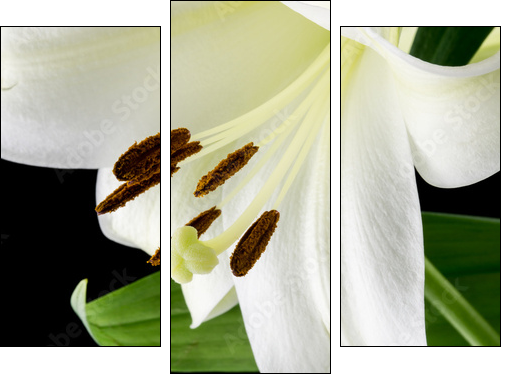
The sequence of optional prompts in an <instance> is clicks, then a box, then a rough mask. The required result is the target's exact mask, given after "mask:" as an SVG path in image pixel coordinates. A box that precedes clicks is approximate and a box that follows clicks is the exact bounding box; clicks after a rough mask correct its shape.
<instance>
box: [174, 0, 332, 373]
mask: <svg viewBox="0 0 506 378" xmlns="http://www.w3.org/2000/svg"><path fill="white" fill-rule="evenodd" d="M233 4H235V5H227V6H226V7H225V6H223V3H219V2H218V3H216V2H214V3H213V2H193V1H190V2H171V78H172V83H171V93H172V96H171V109H172V111H171V125H172V128H173V129H178V128H188V129H189V130H190V131H191V135H192V140H194V141H200V143H201V145H202V146H203V149H202V151H201V152H199V153H198V154H196V155H194V156H191V157H190V158H188V159H187V160H185V161H183V162H182V163H179V165H178V167H179V168H180V170H179V171H178V172H176V173H175V174H174V177H173V178H172V179H171V204H172V209H171V229H172V232H173V234H172V243H171V263H172V271H171V273H172V277H173V278H174V279H175V280H176V281H179V282H182V283H183V285H182V289H183V294H184V296H185V300H186V303H187V305H188V308H189V310H190V313H191V316H192V320H193V323H192V325H191V327H192V328H195V327H198V326H199V325H200V324H201V323H202V322H204V321H206V320H209V319H211V318H213V317H216V316H218V315H220V314H222V313H224V312H226V311H228V310H229V309H230V308H232V307H233V306H235V305H236V304H237V303H239V304H240V307H241V312H242V314H243V319H244V322H245V327H246V331H247V334H248V337H249V340H250V343H251V346H252V349H253V353H254V356H255V360H256V362H257V365H258V367H259V369H260V371H261V372H328V371H329V370H330V307H329V306H330V263H329V262H330V257H329V256H330V255H329V254H330V245H329V242H330V235H329V232H330V230H329V226H330V203H329V201H330V193H329V190H330V138H329V135H330V119H329V112H330V104H329V94H330V80H329V69H330V67H329V61H330V54H329V39H330V35H329V34H330V33H329V31H328V30H327V29H325V28H324V27H321V26H319V25H325V24H327V25H328V19H329V12H328V11H325V12H323V13H322V12H320V10H318V11H317V12H313V11H314V9H313V11H312V10H311V8H314V7H313V6H312V5H309V6H308V7H309V8H305V9H306V10H307V9H309V12H310V13H312V14H313V15H312V16H311V17H309V19H307V18H305V17H303V16H301V15H300V14H299V13H297V12H294V11H293V10H291V9H290V8H289V7H287V6H285V5H284V4H281V3H278V2H237V3H233ZM301 12H305V10H304V9H302V10H301ZM315 14H316V16H315ZM319 15H320V16H321V15H323V16H324V17H323V19H321V17H320V16H319ZM310 20H311V21H310ZM171 138H172V135H171ZM250 142H253V143H254V145H255V146H258V147H259V150H258V152H257V153H256V154H255V155H254V156H253V157H252V158H251V160H250V162H249V164H248V165H247V166H246V167H245V168H244V169H242V170H241V171H240V172H238V173H236V174H235V175H234V177H232V178H230V179H229V181H227V182H226V183H225V184H224V185H223V186H222V187H220V188H219V189H218V190H216V191H215V192H213V193H211V194H208V195H207V196H205V197H204V198H195V197H194V191H195V188H196V185H197V183H198V182H199V179H200V178H201V177H202V176H203V175H205V174H206V173H208V171H210V170H211V169H212V168H213V167H215V166H216V164H218V163H219V162H220V160H222V159H224V158H225V157H226V156H227V154H229V153H231V152H232V151H235V150H237V149H238V148H240V147H243V146H245V145H247V144H248V143H250ZM171 158H172V156H171ZM213 206H217V208H218V209H220V210H221V211H222V215H221V216H220V217H219V218H217V219H216V220H215V221H214V223H213V224H212V226H211V227H210V228H209V230H208V231H207V232H206V233H205V234H204V235H203V236H202V237H201V238H200V239H202V240H200V241H199V240H197V233H196V231H195V230H194V229H193V228H190V227H185V228H181V227H182V226H184V225H185V224H187V223H188V222H189V221H190V220H191V219H192V218H193V217H195V216H196V215H198V214H199V213H200V212H202V211H205V210H208V209H210V208H212V207H213ZM273 209H275V210H277V211H278V212H279V214H280V217H279V222H278V223H277V228H276V231H275V232H274V234H273V235H272V237H271V239H270V241H269V244H268V246H267V248H266V250H265V252H263V254H262V256H261V257H260V259H259V260H258V261H257V262H256V264H255V266H254V267H253V268H252V269H251V270H250V271H249V272H248V273H247V275H246V276H245V277H236V276H234V275H233V274H232V272H231V267H230V265H231V263H230V255H231V254H232V252H233V251H234V248H233V247H234V245H236V244H237V241H238V240H239V238H240V237H241V235H243V234H244V233H245V232H246V231H247V230H248V228H249V227H250V225H251V224H252V223H253V222H254V221H255V220H256V219H257V218H258V217H259V216H260V215H261V214H262V212H263V211H270V210H273ZM271 215H272V216H273V217H275V216H276V215H275V212H274V213H271ZM269 222H270V220H269ZM174 230H176V231H175V232H174ZM271 231H272V230H271ZM252 249H253V250H254V252H258V251H257V250H256V247H255V248H252ZM216 256H217V260H216ZM206 273H207V274H206ZM189 281H191V282H189ZM185 282H187V283H185Z"/></svg>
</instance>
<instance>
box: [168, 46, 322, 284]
mask: <svg viewBox="0 0 506 378" xmlns="http://www.w3.org/2000/svg"><path fill="white" fill-rule="evenodd" d="M302 93H307V95H306V97H305V98H304V99H303V100H302V102H301V103H300V104H299V105H298V106H297V108H296V109H295V110H294V112H293V113H292V115H291V116H290V117H287V119H286V120H284V121H283V122H282V123H281V124H280V125H279V126H277V127H276V129H275V130H274V131H273V132H272V133H270V135H268V136H267V137H266V138H264V139H263V140H261V141H260V142H259V143H257V144H256V146H258V147H260V149H263V148H264V147H265V148H267V151H265V153H264V154H263V156H262V157H261V159H260V160H259V161H258V162H257V163H256V165H255V166H254V167H253V169H252V170H251V171H250V172H249V173H248V175H247V176H246V177H245V178H244V179H243V180H242V181H241V182H240V183H239V184H238V185H237V186H236V187H235V188H234V190H233V191H232V192H231V193H230V194H229V195H228V196H227V197H226V198H225V199H224V200H223V201H222V202H221V203H220V204H218V205H216V209H218V210H221V209H222V208H223V207H224V206H225V205H226V204H227V203H228V202H229V201H230V200H231V199H232V198H234V196H236V195H237V194H238V193H239V191H240V190H241V189H242V188H244V187H245V186H246V184H247V183H248V182H249V181H250V180H251V179H252V178H253V177H254V176H255V175H256V174H257V173H258V172H259V171H260V169H261V168H262V167H264V166H265V165H266V164H269V165H272V157H273V156H274V153H275V152H277V151H279V149H280V148H281V146H282V145H283V142H285V141H286V140H287V138H288V137H289V136H290V135H293V136H292V139H291V141H290V142H289V144H288V145H287V147H286V150H285V151H284V153H283V155H282V157H281V158H280V160H279V161H278V162H277V165H276V167H275V168H274V170H273V171H272V173H271V174H270V176H269V178H268V179H267V180H266V181H265V183H264V185H263V187H262V188H261V189H260V191H259V192H258V194H257V195H256V197H255V198H254V199H253V201H252V202H251V203H250V205H249V206H248V207H247V208H246V210H245V211H244V212H243V213H242V214H241V215H240V216H239V217H238V219H237V220H236V221H235V223H233V224H232V225H231V226H230V227H229V228H228V229H226V230H225V231H224V232H223V233H222V234H220V235H219V236H217V237H215V238H214V239H211V240H208V241H200V240H198V239H197V238H193V235H192V237H191V240H190V236H189V234H188V233H184V232H179V231H176V233H175V234H174V235H173V237H172V240H171V262H172V263H173V264H174V263H177V266H179V267H185V268H184V269H188V270H189V271H190V272H192V273H198V274H202V273H200V272H198V271H197V270H200V271H202V270H205V269H194V270H192V269H193V268H192V267H194V266H195V263H194V261H198V259H195V258H194V259H193V261H192V262H191V263H188V264H185V263H184V256H185V255H187V250H188V249H189V248H191V249H192V250H194V251H205V253H206V254H207V253H208V252H209V249H207V248H210V249H211V250H213V251H214V253H215V255H216V256H218V255H219V254H221V253H223V252H224V251H226V250H227V249H228V248H229V247H230V246H231V245H232V244H234V243H235V242H236V241H237V240H238V239H239V238H240V237H241V235H242V234H244V233H245V231H246V230H248V228H249V227H250V225H251V224H252V222H253V221H254V220H255V218H256V217H258V215H259V214H260V212H261V211H262V208H263V207H264V206H265V205H266V203H267V202H268V201H269V199H270V198H271V197H272V195H273V193H274V192H275V191H276V190H277V189H278V188H279V187H280V185H281V182H282V181H283V179H284V183H283V186H282V187H281V189H280V190H279V193H278V195H277V198H276V200H275V203H274V206H273V209H277V208H278V207H279V205H280V204H281V202H282V201H283V199H284V198H285V195H286V193H287V192H288V190H289V189H290V187H291V185H292V184H293V182H294V180H295V177H296V176H297V174H298V172H299V171H300V169H301V167H302V166H303V164H304V162H305V160H306V157H307V156H308V154H309V152H310V150H311V147H312V146H313V144H314V141H315V139H316V137H317V136H318V134H319V133H320V132H322V130H323V134H322V138H325V139H326V140H328V139H329V137H330V101H329V100H330V46H329V45H327V46H326V48H325V49H324V50H323V51H322V52H321V53H320V55H319V56H318V57H317V58H316V59H315V61H314V62H313V63H312V64H311V65H310V66H309V67H308V68H307V69H306V70H305V71H304V72H303V73H302V74H301V75H300V76H299V77H298V78H297V79H296V80H295V81H294V82H293V83H292V84H291V85H289V86H288V87H287V88H286V89H285V90H283V91H282V92H280V93H279V94H278V95H276V96H275V97H273V98H272V99H270V100H269V101H267V102H265V103H264V104H262V105H261V106H259V107H257V108H256V109H254V110H252V111H250V112H249V113H246V114H244V115H242V116H241V117H239V118H236V119H234V120H232V121H230V122H227V123H225V124H223V125H220V126H218V127H215V128H212V129H209V130H206V131H204V132H201V133H199V134H196V135H194V136H193V137H192V139H194V140H199V141H200V144H201V145H202V146H203V149H202V151H200V152H199V153H198V154H196V155H193V156H191V157H189V158H187V159H186V160H185V161H183V162H181V163H180V167H181V168H183V167H184V166H185V165H187V164H189V163H191V162H192V161H194V160H196V159H200V158H202V157H204V156H206V155H208V154H210V153H212V152H214V151H216V150H218V149H220V148H222V147H223V146H226V145H228V144H230V143H232V142H235V141H237V140H238V139H239V138H242V137H244V136H245V135H246V134H247V133H249V132H251V131H253V130H255V129H257V128H259V127H260V126H262V125H263V124H265V122H266V121H268V120H269V119H270V118H272V116H273V114H276V113H277V110H278V109H282V108H284V107H286V106H287V105H288V104H290V103H291V102H292V101H293V100H295V99H296V98H297V97H298V96H299V95H301V94H302ZM197 245H199V246H200V247H197ZM190 246H191V247H190ZM204 247H205V248H204ZM203 261H207V259H203ZM190 266H191V267H190ZM207 267H209V266H208V265H207ZM181 269H183V268H181ZM172 273H173V274H172V277H173V278H174V279H175V280H176V281H178V279H177V278H178V276H184V277H185V281H186V282H189V281H187V279H190V280H191V277H190V276H189V275H188V274H187V273H185V274H184V275H179V274H178V272H172Z"/></svg>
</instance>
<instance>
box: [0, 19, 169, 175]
mask: <svg viewBox="0 0 506 378" xmlns="http://www.w3.org/2000/svg"><path fill="white" fill-rule="evenodd" d="M1 57H2V158H3V159H7V160H11V161H15V162H18V163H23V164H30V165H36V166H48V167H55V168H100V167H105V166H112V165H113V164H114V162H115V161H116V159H117V158H118V156H120V155H121V154H122V153H123V152H124V151H125V150H126V149H127V148H128V147H129V146H130V145H131V144H132V141H135V140H142V139H144V138H146V137H147V136H149V135H153V134H156V133H157V132H158V131H159V130H160V29H159V28H135V27H132V28H113V27H111V28H109V27H107V28H99V27H93V28H76V27H66V28H58V27H56V28H53V27H41V28H17V27H16V28H4V27H2V51H1Z"/></svg>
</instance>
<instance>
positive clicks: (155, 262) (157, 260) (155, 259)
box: [147, 248, 161, 266]
mask: <svg viewBox="0 0 506 378" xmlns="http://www.w3.org/2000/svg"><path fill="white" fill-rule="evenodd" d="M160 254H161V252H160V248H158V249H157V250H156V252H155V254H154V255H153V256H151V258H150V259H149V260H148V261H147V262H148V263H150V264H151V265H153V266H158V265H160V263H161V261H160Z"/></svg>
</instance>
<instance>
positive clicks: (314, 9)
mask: <svg viewBox="0 0 506 378" xmlns="http://www.w3.org/2000/svg"><path fill="white" fill-rule="evenodd" d="M282 3H283V4H285V5H286V6H287V7H289V8H290V9H292V10H294V11H295V12H297V13H300V14H301V15H303V16H304V17H306V18H307V19H308V20H311V21H313V22H314V23H316V24H318V25H320V26H321V27H322V28H325V29H327V30H330V1H282Z"/></svg>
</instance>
